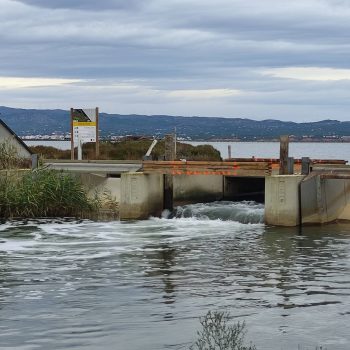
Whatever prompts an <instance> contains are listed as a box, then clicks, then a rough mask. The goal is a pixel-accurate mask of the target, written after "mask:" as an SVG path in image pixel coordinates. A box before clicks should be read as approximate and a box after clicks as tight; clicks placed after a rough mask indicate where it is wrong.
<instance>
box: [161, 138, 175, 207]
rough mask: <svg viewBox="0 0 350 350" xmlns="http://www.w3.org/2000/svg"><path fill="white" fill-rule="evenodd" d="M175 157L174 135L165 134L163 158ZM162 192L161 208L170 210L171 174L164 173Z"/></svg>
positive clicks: (172, 195) (171, 203)
mask: <svg viewBox="0 0 350 350" xmlns="http://www.w3.org/2000/svg"><path fill="white" fill-rule="evenodd" d="M174 159H175V143H174V135H171V134H170V135H165V160H168V161H169V160H174ZM163 179H164V192H163V194H164V195H163V200H164V201H163V209H168V210H170V211H172V210H173V209H174V201H173V197H174V191H173V175H170V174H165V175H164V177H163Z"/></svg>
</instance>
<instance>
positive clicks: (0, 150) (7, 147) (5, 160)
mask: <svg viewBox="0 0 350 350" xmlns="http://www.w3.org/2000/svg"><path fill="white" fill-rule="evenodd" d="M23 163H24V160H23V159H22V158H21V157H20V156H19V154H18V151H17V148H16V147H15V146H14V145H13V144H11V142H10V141H9V140H5V141H3V142H0V170H2V169H15V168H19V167H21V166H22V165H23Z"/></svg>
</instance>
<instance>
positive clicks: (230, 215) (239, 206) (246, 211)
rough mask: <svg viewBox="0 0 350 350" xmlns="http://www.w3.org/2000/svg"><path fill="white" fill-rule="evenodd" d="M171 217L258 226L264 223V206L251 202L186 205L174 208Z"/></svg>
mask: <svg viewBox="0 0 350 350" xmlns="http://www.w3.org/2000/svg"><path fill="white" fill-rule="evenodd" d="M171 217H174V218H195V219H198V220H222V221H236V222H239V223H242V224H258V223H263V222H264V205H263V204H260V203H257V202H253V201H242V202H231V201H217V202H212V203H196V204H188V205H184V206H178V207H176V208H175V210H174V212H173V213H172V215H171Z"/></svg>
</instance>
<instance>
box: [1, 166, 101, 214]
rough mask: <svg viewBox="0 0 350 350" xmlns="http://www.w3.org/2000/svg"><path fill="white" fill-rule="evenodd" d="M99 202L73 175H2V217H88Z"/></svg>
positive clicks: (38, 172) (42, 171) (46, 172)
mask: <svg viewBox="0 0 350 350" xmlns="http://www.w3.org/2000/svg"><path fill="white" fill-rule="evenodd" d="M98 204H99V203H98V201H97V200H94V201H92V200H90V199H89V198H88V197H87V194H86V192H85V191H84V189H83V187H82V185H81V184H80V182H79V181H78V179H76V178H75V177H73V176H72V175H70V174H67V173H64V172H58V171H54V170H46V169H38V170H36V171H23V172H19V171H2V172H0V217H1V218H17V217H20V218H28V217H30V218H33V217H66V216H69V217H88V216H91V215H93V213H94V212H96V211H97V209H98Z"/></svg>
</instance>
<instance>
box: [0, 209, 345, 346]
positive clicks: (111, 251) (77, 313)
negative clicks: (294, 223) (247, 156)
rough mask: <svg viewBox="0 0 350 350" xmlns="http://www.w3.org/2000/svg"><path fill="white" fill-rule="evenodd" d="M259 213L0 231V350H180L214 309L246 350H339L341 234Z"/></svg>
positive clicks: (11, 226) (213, 212) (32, 223)
mask: <svg viewBox="0 0 350 350" xmlns="http://www.w3.org/2000/svg"><path fill="white" fill-rule="evenodd" d="M263 212H264V208H263V206H262V205H261V204H257V203H253V202H243V203H233V202H221V203H212V204H196V205H190V206H185V207H180V208H178V209H177V211H176V212H175V213H173V214H172V215H171V216H169V215H168V214H167V213H165V214H164V218H152V219H150V220H148V221H136V222H124V223H123V222H108V223H103V222H91V221H75V220H70V219H66V220H58V219H56V220H29V221H10V222H6V223H3V224H0V262H1V264H0V274H1V275H0V315H1V316H0V348H1V349H3V350H5V349H11V350H13V349H16V350H32V349H33V350H34V349H45V350H46V349H78V350H83V349H84V350H92V349H93V350H95V349H116V350H119V349H120V350H148V349H149V350H157V349H159V350H160V349H172V350H177V349H188V347H189V345H190V344H191V342H192V341H193V340H194V339H195V337H196V334H195V333H196V330H197V329H198V328H199V322H198V318H199V317H200V316H203V315H205V314H206V312H207V311H208V310H221V311H228V312H230V314H231V315H232V316H233V317H234V319H235V320H241V321H243V320H244V321H245V322H246V324H247V330H248V334H247V339H248V340H251V341H252V342H254V343H255V344H256V346H257V349H265V350H281V349H285V350H290V349H291V350H292V349H295V350H296V349H298V345H300V346H301V349H313V350H314V349H315V346H316V345H323V346H325V347H326V348H327V349H328V350H344V349H349V348H350V334H349V324H350V230H349V229H350V225H349V224H341V223H339V224H333V225H326V226H322V227H321V226H316V227H315V226H313V227H306V228H304V229H303V232H302V235H300V234H299V231H298V230H297V229H294V228H293V229H290V228H289V229H283V228H277V227H267V226H265V225H264V224H263V223H262V221H263ZM170 217H171V218H170Z"/></svg>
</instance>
